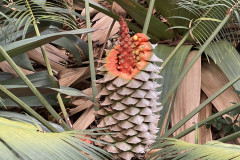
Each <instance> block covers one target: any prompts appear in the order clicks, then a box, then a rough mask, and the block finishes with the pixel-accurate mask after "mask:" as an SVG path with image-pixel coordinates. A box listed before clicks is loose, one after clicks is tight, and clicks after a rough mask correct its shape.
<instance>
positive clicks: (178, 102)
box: [171, 51, 201, 143]
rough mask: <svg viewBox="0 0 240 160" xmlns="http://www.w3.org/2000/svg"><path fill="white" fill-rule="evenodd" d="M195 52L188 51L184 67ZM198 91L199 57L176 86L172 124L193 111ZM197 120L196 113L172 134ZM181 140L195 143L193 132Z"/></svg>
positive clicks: (198, 102)
mask: <svg viewBox="0 0 240 160" xmlns="http://www.w3.org/2000/svg"><path fill="white" fill-rule="evenodd" d="M196 54H197V51H192V52H190V53H189V55H188V58H187V60H186V62H185V65H184V67H186V66H187V64H188V63H189V62H190V61H191V60H192V58H193V57H194V56H195V55H196ZM200 92H201V58H199V59H198V60H197V61H196V62H195V64H194V65H193V66H192V68H191V69H190V71H189V72H188V73H187V75H186V76H185V77H184V79H183V80H182V82H181V83H180V85H179V86H178V89H177V93H176V99H175V103H174V109H173V112H172V118H171V123H172V126H174V125H175V124H177V123H178V122H179V121H180V120H182V119H183V118H184V117H185V116H186V115H188V114H189V113H190V112H191V111H193V110H194V109H195V108H196V107H198V106H199V104H200ZM197 121H198V115H195V116H194V117H192V118H191V119H190V120H189V121H188V122H186V123H185V124H184V125H183V126H182V127H180V128H179V129H178V130H177V131H176V132H174V133H173V135H174V136H175V135H177V134H179V133H180V132H182V131H184V130H186V129H187V128H189V127H191V126H193V123H194V122H195V123H196V122H197ZM182 140H184V141H186V142H189V143H195V132H191V133H189V134H188V135H186V136H184V137H183V138H182Z"/></svg>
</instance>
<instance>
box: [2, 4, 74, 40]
mask: <svg viewBox="0 0 240 160" xmlns="http://www.w3.org/2000/svg"><path fill="white" fill-rule="evenodd" d="M8 8H9V9H11V10H10V11H9V12H8V15H7V16H8V19H5V20H4V21H3V27H5V28H3V29H2V30H1V31H2V32H3V33H4V34H5V36H6V37H7V38H8V40H9V41H13V40H16V38H18V37H17V34H16V33H18V32H19V31H22V37H23V38H25V36H26V34H27V32H28V31H29V30H31V28H33V27H34V26H33V24H34V23H36V24H42V23H47V24H49V25H50V24H51V22H54V23H61V24H64V25H66V26H68V27H70V28H72V29H77V28H78V26H77V24H76V21H75V18H74V16H73V15H72V12H71V11H70V10H69V9H68V5H67V4H66V2H65V1H64V0H60V1H58V3H57V4H56V3H51V2H47V1H46V0H18V1H16V2H14V3H11V4H8ZM70 13H71V14H70ZM74 13H75V12H74ZM75 14H76V13H75ZM77 15H79V14H77Z"/></svg>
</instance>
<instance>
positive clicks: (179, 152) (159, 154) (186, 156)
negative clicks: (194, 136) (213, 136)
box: [149, 139, 240, 160]
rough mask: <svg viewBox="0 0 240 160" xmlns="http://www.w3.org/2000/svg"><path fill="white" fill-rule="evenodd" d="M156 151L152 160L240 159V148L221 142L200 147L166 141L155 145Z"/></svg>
mask: <svg viewBox="0 0 240 160" xmlns="http://www.w3.org/2000/svg"><path fill="white" fill-rule="evenodd" d="M155 149H157V150H155ZM154 150H155V151H156V152H154V153H153V154H152V155H151V156H150V157H149V159H150V160H163V159H181V160H196V159H199V160H201V159H219V160H220V159H222V160H229V159H239V158H240V152H239V150H240V146H238V145H232V144H225V143H222V142H219V141H209V142H207V143H206V144H204V145H198V144H190V143H187V142H184V141H182V140H177V139H166V140H165V141H164V142H162V143H159V144H157V145H155V146H154V147H153V151H154Z"/></svg>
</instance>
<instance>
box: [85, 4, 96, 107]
mask: <svg viewBox="0 0 240 160" xmlns="http://www.w3.org/2000/svg"><path fill="white" fill-rule="evenodd" d="M85 13H86V24H87V28H91V25H90V14H89V1H88V0H85ZM87 37H88V49H89V62H90V71H91V83H92V94H93V102H94V104H96V103H97V101H96V96H97V87H96V83H95V81H96V74H95V64H94V58H93V47H92V36H91V33H87ZM94 108H95V110H98V107H97V106H96V105H94Z"/></svg>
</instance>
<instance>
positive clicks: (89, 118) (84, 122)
mask: <svg viewBox="0 0 240 160" xmlns="http://www.w3.org/2000/svg"><path fill="white" fill-rule="evenodd" d="M94 120H95V110H94V107H90V108H88V109H87V110H85V111H84V113H83V114H82V115H81V116H80V117H79V118H78V120H77V121H76V122H75V123H74V124H73V129H74V130H84V129H87V128H88V127H89V126H90V124H91V123H92V122H93V121H94Z"/></svg>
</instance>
